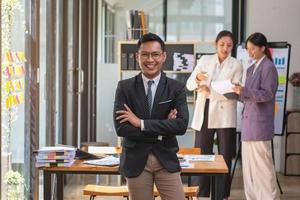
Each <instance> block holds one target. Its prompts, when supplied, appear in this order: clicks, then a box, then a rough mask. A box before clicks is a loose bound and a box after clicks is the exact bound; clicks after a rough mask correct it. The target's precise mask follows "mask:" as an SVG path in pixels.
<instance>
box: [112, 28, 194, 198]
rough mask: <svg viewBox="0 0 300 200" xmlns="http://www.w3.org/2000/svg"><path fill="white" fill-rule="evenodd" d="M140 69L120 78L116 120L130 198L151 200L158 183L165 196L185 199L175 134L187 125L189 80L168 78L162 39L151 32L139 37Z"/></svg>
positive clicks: (115, 106)
mask: <svg viewBox="0 0 300 200" xmlns="http://www.w3.org/2000/svg"><path fill="white" fill-rule="evenodd" d="M137 45H138V52H137V53H136V59H137V61H138V62H139V66H140V69H141V73H140V74H138V75H137V76H135V77H133V78H130V79H127V80H122V81H120V82H119V84H118V87H117V90H116V96H115V103H114V120H115V121H114V122H115V128H116V132H117V135H118V136H120V137H123V142H122V147H123V149H122V154H121V161H120V173H121V174H122V175H124V176H125V177H126V180H127V185H128V188H129V193H130V197H131V199H132V200H141V199H143V200H150V199H151V200H152V199H153V184H154V183H155V185H156V187H157V189H158V191H159V192H160V195H161V197H162V199H164V200H183V199H184V192H183V188H182V183H181V178H180V170H181V168H180V165H179V161H178V158H177V155H176V152H177V151H178V142H177V139H176V135H183V134H185V132H186V129H187V125H188V116H189V115H188V108H187V103H186V92H185V85H184V84H183V83H180V82H177V81H175V80H173V79H170V78H168V77H166V74H165V73H164V72H162V65H163V63H164V61H165V60H166V56H167V55H166V52H165V51H164V42H163V41H162V40H161V38H160V37H158V36H157V35H155V34H152V33H148V34H145V35H144V36H142V38H141V39H140V40H139V41H138V44H137Z"/></svg>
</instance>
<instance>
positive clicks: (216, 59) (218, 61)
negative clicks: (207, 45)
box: [215, 53, 231, 66]
mask: <svg viewBox="0 0 300 200" xmlns="http://www.w3.org/2000/svg"><path fill="white" fill-rule="evenodd" d="M230 57H231V54H229V55H228V56H227V58H225V60H224V61H223V62H222V63H220V60H219V57H218V54H217V53H216V54H215V61H216V64H217V66H223V65H224V64H225V63H226V62H227V61H228V60H229V58H230Z"/></svg>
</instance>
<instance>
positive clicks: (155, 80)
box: [142, 73, 161, 85]
mask: <svg viewBox="0 0 300 200" xmlns="http://www.w3.org/2000/svg"><path fill="white" fill-rule="evenodd" d="M160 77H161V73H159V74H158V75H157V76H156V77H155V78H154V79H149V78H147V77H146V76H145V75H144V74H142V79H143V82H144V84H145V85H147V83H148V81H149V80H153V81H154V84H155V85H158V83H159V80H160Z"/></svg>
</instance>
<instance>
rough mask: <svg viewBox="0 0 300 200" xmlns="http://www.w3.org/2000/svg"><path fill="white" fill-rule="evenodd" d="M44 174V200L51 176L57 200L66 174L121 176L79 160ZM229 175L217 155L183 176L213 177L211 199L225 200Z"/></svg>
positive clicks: (48, 197)
mask: <svg viewBox="0 0 300 200" xmlns="http://www.w3.org/2000/svg"><path fill="white" fill-rule="evenodd" d="M40 170H42V171H43V172H44V200H51V185H52V180H51V175H52V174H55V175H56V177H57V184H56V199H57V200H63V197H64V193H63V186H64V185H63V183H64V175H65V174H115V175H118V174H119V171H118V170H119V167H118V166H116V167H105V166H93V165H85V164H83V163H82V161H80V160H77V161H75V163H74V164H73V165H72V166H71V167H50V168H40ZM225 173H228V168H227V165H226V163H225V161H224V159H223V156H222V155H216V159H215V161H213V162H193V167H192V168H182V171H181V175H186V176H203V175H204V176H211V179H212V184H211V185H212V187H211V195H212V196H211V199H214V200H222V199H223V187H224V176H225Z"/></svg>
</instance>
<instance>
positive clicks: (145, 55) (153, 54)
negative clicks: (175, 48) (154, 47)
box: [139, 51, 163, 60]
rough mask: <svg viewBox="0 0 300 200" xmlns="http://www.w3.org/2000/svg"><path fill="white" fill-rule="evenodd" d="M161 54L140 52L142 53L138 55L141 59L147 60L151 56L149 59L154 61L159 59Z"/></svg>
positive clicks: (158, 52) (159, 52) (157, 52)
mask: <svg viewBox="0 0 300 200" xmlns="http://www.w3.org/2000/svg"><path fill="white" fill-rule="evenodd" d="M162 53H163V52H161V51H153V52H147V51H142V52H139V55H140V57H141V58H142V59H148V58H150V55H151V57H152V58H153V59H154V60H157V59H159V58H160V56H161V54H162Z"/></svg>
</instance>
